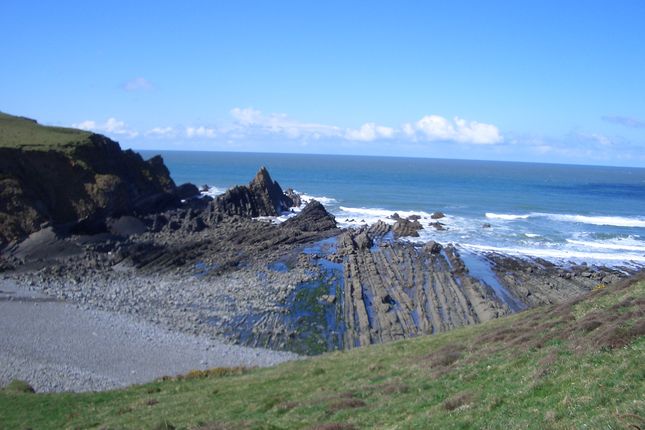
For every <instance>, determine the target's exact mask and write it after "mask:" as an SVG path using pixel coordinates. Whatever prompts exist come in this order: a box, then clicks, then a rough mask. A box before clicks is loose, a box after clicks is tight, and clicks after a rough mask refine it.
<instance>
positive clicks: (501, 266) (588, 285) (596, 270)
mask: <svg viewBox="0 0 645 430" xmlns="http://www.w3.org/2000/svg"><path fill="white" fill-rule="evenodd" d="M487 259H488V260H489V261H490V262H491V263H492V268H493V270H494V271H495V273H496V275H497V278H498V279H499V281H500V282H501V283H502V284H503V285H504V286H505V287H506V288H507V289H508V290H509V291H510V292H511V293H512V294H513V295H514V296H515V297H517V298H518V299H519V300H521V301H522V302H523V303H525V304H526V305H527V306H537V305H542V304H550V303H560V302H563V301H566V300H568V299H571V298H574V297H576V296H579V295H580V294H582V293H584V292H587V291H589V290H591V289H593V288H603V287H606V286H609V285H612V284H615V283H616V282H618V281H619V280H621V279H624V278H626V277H628V276H631V275H633V274H635V273H636V271H635V270H634V269H632V268H628V267H616V268H610V267H601V266H588V265H586V264H583V265H577V264H570V265H567V266H564V265H555V264H553V263H551V262H549V261H546V260H543V259H539V258H534V259H528V258H519V257H512V256H506V255H500V254H489V255H487Z"/></svg>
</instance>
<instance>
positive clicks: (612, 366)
mask: <svg viewBox="0 0 645 430" xmlns="http://www.w3.org/2000/svg"><path fill="white" fill-rule="evenodd" d="M644 309H645V282H640V283H634V284H631V285H629V284H624V285H620V286H616V287H608V288H605V289H602V290H599V291H595V292H593V293H591V294H589V295H588V296H585V297H584V298H583V299H581V300H578V301H574V302H571V303H568V304H565V305H559V306H552V307H543V308H539V309H534V310H531V311H527V312H523V313H521V314H518V315H515V316H512V317H509V318H505V319H500V320H496V321H491V322H489V323H485V324H482V325H479V326H472V327H467V328H463V329H459V330H455V331H452V332H448V333H443V334H439V335H434V336H426V337H419V338H416V339H412V340H406V341H400V342H395V343H391V344H387V345H377V346H372V347H367V348H362V349H357V350H352V351H349V352H333V353H329V354H325V355H322V356H319V357H315V358H310V359H307V360H302V361H298V362H292V363H286V364H283V365H280V366H277V367H274V368H270V369H252V370H248V371H241V370H240V369H233V370H231V371H224V370H213V371H212V372H210V373H208V374H204V373H200V372H194V373H192V374H190V375H187V376H186V377H184V378H179V379H177V378H175V379H168V380H165V381H158V382H154V383H151V384H147V385H140V386H133V387H130V388H127V389H123V390H116V391H110V392H103V393H88V394H28V393H16V392H13V393H2V394H0V423H2V424H4V426H5V427H6V428H34V429H46V428H56V429H58V428H101V429H121V428H172V427H175V428H203V429H226V428H231V429H238V428H242V429H244V428H257V429H300V428H318V429H325V428H327V429H332V428H337V429H350V428H357V429H358V428H366V429H371V428H379V429H429V428H431V429H432V428H441V429H471V428H482V429H517V428H520V429H533V428H535V429H543V428H553V429H624V428H644V427H645V422H644V421H643V417H644V416H645V385H644V381H645V365H643V363H644V362H645V360H644V357H645V354H644V352H645V336H643V323H644V318H643V314H644ZM334 423H336V424H338V425H336V426H335V427H334V426H332V425H333V424H334ZM2 424H0V427H2ZM341 424H342V425H341ZM325 425H327V427H325ZM171 426H172V427H171ZM200 426H202V427H200ZM630 426H635V427H630Z"/></svg>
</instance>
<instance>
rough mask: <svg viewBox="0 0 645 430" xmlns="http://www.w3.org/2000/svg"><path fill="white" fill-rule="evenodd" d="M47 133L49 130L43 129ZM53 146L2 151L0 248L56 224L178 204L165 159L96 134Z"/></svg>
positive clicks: (93, 221)
mask: <svg viewBox="0 0 645 430" xmlns="http://www.w3.org/2000/svg"><path fill="white" fill-rule="evenodd" d="M38 127H41V128H42V130H43V131H42V132H43V133H46V131H47V129H48V127H42V126H38ZM82 139H84V140H81V141H79V142H72V143H70V144H69V145H60V146H52V147H49V148H45V149H43V148H40V147H39V148H38V149H32V148H30V147H28V146H23V147H21V146H18V145H16V146H15V147H13V146H10V145H8V146H4V147H0V246H2V245H3V244H6V243H8V242H10V241H12V240H20V239H23V238H25V237H26V236H27V235H29V234H30V233H33V232H35V231H37V230H39V229H40V226H41V225H42V224H43V223H51V224H53V225H60V224H70V223H77V222H79V221H83V222H84V223H85V224H86V225H88V226H91V227H92V228H94V227H95V226H97V225H100V224H101V223H102V221H101V220H104V219H106V218H107V217H119V216H123V215H132V214H143V213H149V212H155V211H159V210H163V209H165V208H168V207H172V206H174V205H177V204H178V203H179V202H178V199H177V197H176V196H175V195H174V191H175V184H174V182H173V180H172V179H171V178H170V174H169V172H168V169H167V168H166V166H165V165H164V163H163V159H162V158H161V157H160V156H156V157H153V158H152V159H150V160H148V161H144V160H143V158H142V157H141V155H139V154H137V153H135V152H133V151H131V150H126V151H123V150H121V147H120V146H119V144H118V143H117V142H114V141H112V140H110V139H109V138H107V137H105V136H101V135H98V134H91V135H88V136H87V137H83V136H82Z"/></svg>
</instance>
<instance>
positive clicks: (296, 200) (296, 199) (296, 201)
mask: <svg viewBox="0 0 645 430" xmlns="http://www.w3.org/2000/svg"><path fill="white" fill-rule="evenodd" d="M284 193H285V194H286V196H287V197H289V198H290V199H291V203H292V204H291V207H294V208H297V207H300V205H302V198H301V197H300V194H298V193H296V192H295V191H294V190H293V188H287V191H285V192H284Z"/></svg>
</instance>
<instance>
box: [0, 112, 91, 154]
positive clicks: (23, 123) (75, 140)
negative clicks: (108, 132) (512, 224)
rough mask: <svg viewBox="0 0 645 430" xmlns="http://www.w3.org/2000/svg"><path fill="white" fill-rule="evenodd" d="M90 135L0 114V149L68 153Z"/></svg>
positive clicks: (84, 141) (85, 132)
mask: <svg viewBox="0 0 645 430" xmlns="http://www.w3.org/2000/svg"><path fill="white" fill-rule="evenodd" d="M91 135H92V133H90V132H87V131H83V130H77V129H73V128H63V127H48V126H43V125H40V124H37V123H36V122H34V121H31V120H29V119H26V118H22V117H17V116H13V115H8V114H5V113H2V112H0V148H21V149H26V150H33V151H48V150H59V151H69V150H72V149H73V148H74V147H76V146H78V145H82V144H85V143H87V142H88V138H89V137H90V136H91Z"/></svg>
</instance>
